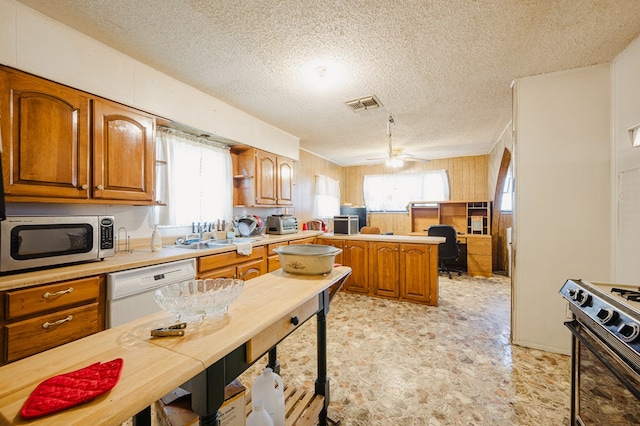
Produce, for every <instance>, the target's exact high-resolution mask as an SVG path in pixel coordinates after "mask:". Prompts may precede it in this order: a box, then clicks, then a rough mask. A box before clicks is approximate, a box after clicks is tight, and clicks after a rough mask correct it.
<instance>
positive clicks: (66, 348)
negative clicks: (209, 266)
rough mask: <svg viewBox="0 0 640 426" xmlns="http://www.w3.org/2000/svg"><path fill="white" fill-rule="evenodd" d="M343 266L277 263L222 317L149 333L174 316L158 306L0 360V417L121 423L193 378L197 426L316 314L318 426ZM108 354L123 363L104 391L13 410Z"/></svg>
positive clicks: (213, 416)
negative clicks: (57, 405) (179, 333)
mask: <svg viewBox="0 0 640 426" xmlns="http://www.w3.org/2000/svg"><path fill="white" fill-rule="evenodd" d="M350 274H351V269H350V268H348V267H344V266H341V267H337V268H334V269H333V271H332V272H331V273H329V274H327V276H303V275H293V274H287V273H285V272H282V270H278V271H275V272H272V273H270V274H267V275H263V276H260V277H257V278H254V279H252V280H249V281H247V282H245V287H244V290H243V292H242V294H241V295H240V297H239V298H238V300H236V301H235V302H234V303H233V304H232V305H231V306H230V307H229V312H228V314H227V315H225V316H224V317H223V318H221V319H211V320H205V321H204V322H203V323H201V324H199V325H192V324H190V325H189V326H188V327H187V329H186V334H185V336H183V337H169V338H156V339H152V338H150V337H149V336H150V330H151V329H153V328H158V327H161V326H165V325H168V324H170V323H172V322H173V316H172V315H171V314H169V313H167V312H161V313H156V314H152V315H149V316H147V317H144V318H141V319H139V320H136V321H132V322H130V323H127V324H125V325H122V326H119V327H116V328H113V329H109V330H106V331H103V332H100V333H97V334H94V335H91V336H88V337H85V338H83V339H80V340H76V341H74V342H71V343H68V344H66V345H63V346H59V347H56V348H54V349H51V350H48V351H46V352H42V353H39V354H37V355H33V356H31V357H29V358H25V359H22V360H19V361H16V362H14V363H11V364H7V365H4V366H2V367H0V377H2V380H1V381H0V425H5V424H7V425H8V424H12V425H13V424H15V425H21V424H29V425H32V424H33V425H40V424H42V425H45V424H46V425H69V424H110V425H115V424H120V423H122V422H124V421H126V420H127V419H128V418H130V417H132V416H136V415H138V413H140V412H144V410H145V408H146V407H148V406H149V405H151V404H152V403H153V402H154V401H156V400H158V399H159V398H161V397H162V396H163V395H165V394H167V393H168V392H170V391H171V390H173V389H174V388H176V387H177V386H180V385H181V384H183V383H184V382H186V381H190V384H191V389H192V395H193V402H192V407H193V409H194V411H195V412H196V413H197V414H198V415H200V417H201V424H215V422H216V420H217V418H218V413H217V410H218V408H219V407H220V405H221V404H222V402H223V400H224V387H225V385H226V384H228V383H230V382H231V381H232V380H234V379H235V378H236V377H237V376H238V375H239V374H241V373H242V372H243V371H244V370H246V368H248V367H249V366H250V365H251V364H252V363H254V362H255V361H256V360H257V359H259V358H260V357H261V356H262V355H264V354H265V353H267V352H268V353H269V364H270V366H272V367H274V368H276V369H277V368H278V365H277V360H276V357H275V348H276V345H277V343H279V342H280V341H281V340H282V339H284V338H285V337H286V336H287V335H288V334H289V333H291V332H292V331H294V330H295V329H296V328H297V327H298V326H299V325H300V324H302V323H304V321H306V320H307V319H309V318H310V317H312V316H313V315H314V314H315V315H317V319H318V355H319V356H318V379H317V381H316V387H315V393H316V394H319V395H326V396H327V398H324V400H323V408H322V410H321V411H320V424H326V419H327V418H326V414H327V413H326V408H327V407H328V404H329V398H328V395H329V380H328V378H327V376H326V316H327V313H328V311H329V300H330V294H333V293H334V291H336V290H337V288H339V287H340V286H341V285H342V283H343V282H344V281H345V280H346V278H347V277H348V276H349V275H350ZM294 316H295V321H294ZM114 358H123V359H124V366H123V370H122V374H121V377H120V381H119V383H118V384H117V385H116V386H115V387H114V388H113V389H112V390H111V391H109V392H107V393H106V394H104V395H102V396H100V397H98V398H96V399H94V400H92V401H90V402H87V403H85V404H82V405H79V406H76V407H73V408H70V409H67V410H65V411H62V412H59V413H56V414H51V415H48V416H45V417H41V418H39V419H33V420H24V419H22V418H21V417H20V414H19V412H20V409H21V408H22V405H23V404H24V402H25V401H26V399H27V397H28V396H29V394H30V393H31V392H32V391H33V390H34V389H35V387H36V385H37V384H38V383H40V382H42V381H43V380H45V379H47V378H49V377H51V376H55V375H58V374H63V373H66V372H69V371H74V370H77V369H80V368H83V367H86V366H88V365H90V364H92V363H95V362H106V361H110V360H112V359H114Z"/></svg>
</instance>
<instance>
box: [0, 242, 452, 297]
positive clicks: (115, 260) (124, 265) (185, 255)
mask: <svg viewBox="0 0 640 426" xmlns="http://www.w3.org/2000/svg"><path fill="white" fill-rule="evenodd" d="M314 236H317V237H321V238H326V239H336V240H360V241H382V242H395V243H415V244H440V243H443V242H444V241H445V238H443V237H428V236H415V235H376V234H351V235H347V234H333V233H326V234H325V233H322V232H321V231H299V232H297V233H295V234H286V235H265V236H263V238H260V239H259V240H258V241H255V242H253V246H254V247H258V246H263V245H266V244H274V243H281V242H285V241H291V240H297V239H302V238H309V237H314ZM235 250H236V247H235V246H234V245H230V246H222V247H219V248H207V249H197V250H196V249H185V248H176V247H163V248H162V249H161V250H160V251H157V252H152V251H151V249H150V248H145V249H136V250H134V251H133V252H131V253H118V254H116V255H115V256H113V257H108V258H106V259H104V260H103V261H96V262H87V263H82V264H78V265H70V266H62V267H59V268H52V269H43V270H38V271H31V272H24V273H17V274H10V275H3V276H0V291H5V290H12V289H17V288H24V287H30V286H34V285H40V284H48V283H53V282H57V281H64V280H71V279H76V278H84V277H89V276H93V275H100V274H106V273H110V272H117V271H123V270H127V269H135V268H140V267H143V266H150V265H156V264H159V263H166V262H172V261H175V260H182V259H190V258H197V257H201V256H206V255H210V254H217V253H225V252H230V251H235Z"/></svg>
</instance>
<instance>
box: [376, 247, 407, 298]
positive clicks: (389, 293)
mask: <svg viewBox="0 0 640 426" xmlns="http://www.w3.org/2000/svg"><path fill="white" fill-rule="evenodd" d="M371 247H372V248H370V252H371V253H370V254H369V256H370V259H371V263H370V267H369V270H370V271H371V283H372V286H373V289H372V290H373V293H374V294H375V295H377V296H384V297H395V298H397V297H398V296H399V295H400V284H399V278H400V270H399V259H398V255H399V253H398V244H397V243H381V242H375V243H373V244H372V245H371Z"/></svg>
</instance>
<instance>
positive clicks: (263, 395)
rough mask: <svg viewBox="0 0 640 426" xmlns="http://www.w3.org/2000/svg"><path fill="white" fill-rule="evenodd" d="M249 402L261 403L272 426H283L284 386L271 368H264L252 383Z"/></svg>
mask: <svg viewBox="0 0 640 426" xmlns="http://www.w3.org/2000/svg"><path fill="white" fill-rule="evenodd" d="M276 384H277V385H278V388H277V389H276ZM251 400H252V401H262V402H263V404H264V409H265V410H266V411H267V413H269V414H270V415H271V419H272V420H273V426H284V385H283V384H282V377H280V376H278V375H277V374H276V373H274V372H273V370H272V369H271V368H269V367H267V368H265V369H264V372H263V373H262V374H261V375H259V376H258V377H257V378H256V379H255V380H254V381H253V386H252V387H251Z"/></svg>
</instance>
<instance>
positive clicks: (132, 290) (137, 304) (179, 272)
mask: <svg viewBox="0 0 640 426" xmlns="http://www.w3.org/2000/svg"><path fill="white" fill-rule="evenodd" d="M195 277H196V260H195V259H185V260H178V261H175V262H168V263H161V264H158V265H152V266H145V267H143V268H136V269H128V270H126V271H120V272H113V273H110V274H107V328H112V327H116V326H118V325H121V324H125V323H127V322H129V321H133V320H135V319H138V318H141V317H144V316H147V315H150V314H152V313H154V312H158V311H160V310H161V309H160V307H159V306H158V304H157V303H156V301H155V298H154V296H153V294H154V292H155V290H156V289H157V288H158V287H163V286H165V285H169V284H173V283H177V282H181V281H189V280H193V279H195Z"/></svg>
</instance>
